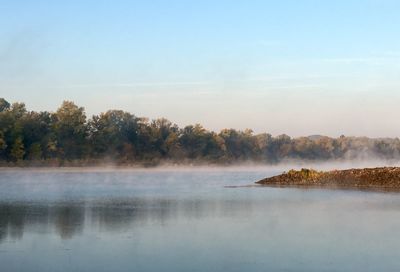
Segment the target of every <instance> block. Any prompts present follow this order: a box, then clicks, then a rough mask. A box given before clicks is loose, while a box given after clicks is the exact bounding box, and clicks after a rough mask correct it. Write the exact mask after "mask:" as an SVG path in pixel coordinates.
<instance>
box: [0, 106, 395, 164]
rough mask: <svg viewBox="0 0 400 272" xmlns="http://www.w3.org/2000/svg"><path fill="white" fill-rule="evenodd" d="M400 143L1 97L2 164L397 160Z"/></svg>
mask: <svg viewBox="0 0 400 272" xmlns="http://www.w3.org/2000/svg"><path fill="white" fill-rule="evenodd" d="M399 154H400V140H399V139H398V138H394V139H393V138H391V139H389V138H385V139H371V138H367V137H345V136H340V137H338V138H331V137H326V136H319V135H314V136H308V137H299V138H291V137H290V136H288V135H278V136H275V137H273V136H272V135H270V134H268V133H261V134H254V133H253V132H252V130H250V129H247V130H244V131H240V130H235V129H223V130H221V131H220V132H213V131H208V130H207V129H205V128H204V127H203V126H201V125H199V124H195V125H189V126H185V127H183V128H180V127H178V126H177V125H176V124H173V123H172V122H170V121H169V120H167V119H164V118H160V119H156V120H149V119H147V118H143V117H137V116H135V115H133V114H131V113H129V112H126V111H122V110H109V111H107V112H104V113H101V114H99V115H94V116H92V117H91V118H87V116H86V114H85V110H84V108H83V107H79V106H77V105H76V104H74V103H73V102H71V101H64V102H63V103H62V105H61V106H60V107H59V108H58V109H57V111H56V112H47V111H42V112H36V111H29V110H27V109H26V107H25V104H24V103H13V104H11V103H9V102H7V101H6V100H5V99H0V165H3V166H12V165H19V166H25V165H36V166H40V165H47V166H60V165H70V166H73V165H77V166H80V165H85V166H87V165H95V164H99V163H115V164H118V165H134V164H138V165H157V164H160V163H163V162H165V163H173V164H174V163H179V164H190V163H195V162H197V163H212V164H232V163H241V162H257V163H264V164H276V163H279V162H282V161H285V160H310V161H317V160H318V161H329V160H342V159H343V160H346V159H357V158H358V159H360V158H361V159H362V158H370V157H372V156H373V157H374V158H379V159H388V160H390V159H398V158H400V155H399Z"/></svg>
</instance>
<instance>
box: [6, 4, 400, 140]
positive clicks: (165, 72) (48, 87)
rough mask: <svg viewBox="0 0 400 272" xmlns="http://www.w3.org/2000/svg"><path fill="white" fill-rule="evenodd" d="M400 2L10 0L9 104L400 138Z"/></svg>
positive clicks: (218, 124) (274, 131)
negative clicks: (66, 103)
mask: <svg viewBox="0 0 400 272" xmlns="http://www.w3.org/2000/svg"><path fill="white" fill-rule="evenodd" d="M399 10H400V2H399V1H389V0H380V1H378V0H375V1H372V0H370V1H368V0H347V1H301V0H297V1H295V0H293V1H288V0H286V1H197V3H195V2H194V1H63V2H62V1H18V0H14V1H3V0H0V26H2V27H0V96H2V97H5V98H6V99H7V100H9V101H24V102H26V104H27V106H28V108H29V109H33V110H55V109H56V108H57V107H58V106H59V105H60V104H61V102H62V100H64V99H68V100H73V101H75V102H76V103H77V104H79V105H82V106H85V107H86V111H87V113H88V115H89V116H90V115H91V114H97V113H99V112H102V111H105V110H107V109H111V108H118V109H123V110H127V111H130V112H132V113H134V114H136V115H138V116H147V117H150V118H157V117H167V118H169V119H170V120H172V121H174V122H177V123H178V124H179V125H181V126H183V125H186V124H192V123H197V122H198V123H201V124H203V125H204V126H205V127H207V128H209V129H213V130H219V129H221V128H225V127H233V128H237V129H244V128H252V129H254V130H255V131H256V132H264V131H265V132H270V133H272V134H274V135H276V134H281V133H287V134H290V135H293V136H300V135H310V134H326V135H332V136H338V135H340V134H345V135H367V136H373V137H381V136H391V137H396V136H399V135H400V121H399V120H400V118H399V116H400V107H398V102H400V89H399V87H400V79H399V75H400V35H399V34H400V32H399V29H400V16H398V14H399Z"/></svg>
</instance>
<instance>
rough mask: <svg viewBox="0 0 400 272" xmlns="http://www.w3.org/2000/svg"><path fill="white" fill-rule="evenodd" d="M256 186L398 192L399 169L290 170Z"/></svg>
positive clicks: (266, 179) (263, 180)
mask: <svg viewBox="0 0 400 272" xmlns="http://www.w3.org/2000/svg"><path fill="white" fill-rule="evenodd" d="M256 183H257V184H262V185H270V186H328V187H360V188H383V189H384V188H387V189H399V190H400V167H377V168H363V169H347V170H332V171H316V170H313V169H305V168H303V169H301V170H290V171H289V172H284V173H283V174H281V175H278V176H273V177H269V178H265V179H262V180H260V181H257V182H256Z"/></svg>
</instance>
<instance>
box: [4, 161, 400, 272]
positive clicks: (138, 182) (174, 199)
mask: <svg viewBox="0 0 400 272" xmlns="http://www.w3.org/2000/svg"><path fill="white" fill-rule="evenodd" d="M272 174H275V173H273V172H270V171H267V170H265V169H264V170H263V169H258V170H257V169H256V170H254V169H252V170H243V169H242V170H228V169H222V170H221V169H220V170H218V169H217V170H216V169H213V170H209V171H207V170H204V169H203V170H201V171H200V170H185V171H182V170H158V171H144V170H143V171H141V170H135V171H108V172H104V171H102V172H82V173H78V172H37V171H36V172H27V171H22V172H17V171H12V172H11V171H2V172H0V271H28V272H29V271H40V272H43V271H51V272H56V271H116V272H117V271H171V272H172V271H174V272H176V271H307V272H309V271H400V194H397V193H377V192H359V191H350V190H348V191H343V190H321V189H309V190H305V189H296V188H267V187H238V188H226V187H224V186H231V185H247V184H251V183H252V182H254V181H256V180H258V179H260V178H263V177H265V176H268V175H272Z"/></svg>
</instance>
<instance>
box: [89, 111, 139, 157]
mask: <svg viewBox="0 0 400 272" xmlns="http://www.w3.org/2000/svg"><path fill="white" fill-rule="evenodd" d="M89 134H90V141H91V143H92V152H93V154H94V155H95V156H101V157H103V156H105V155H107V156H108V157H114V158H116V157H120V156H123V157H130V158H133V157H134V155H135V145H136V144H137V137H138V136H137V134H138V120H137V118H136V117H135V116H134V115H132V114H130V113H128V112H124V111H120V110H110V111H107V112H106V113H101V114H100V115H99V116H93V118H92V120H91V121H89Z"/></svg>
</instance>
